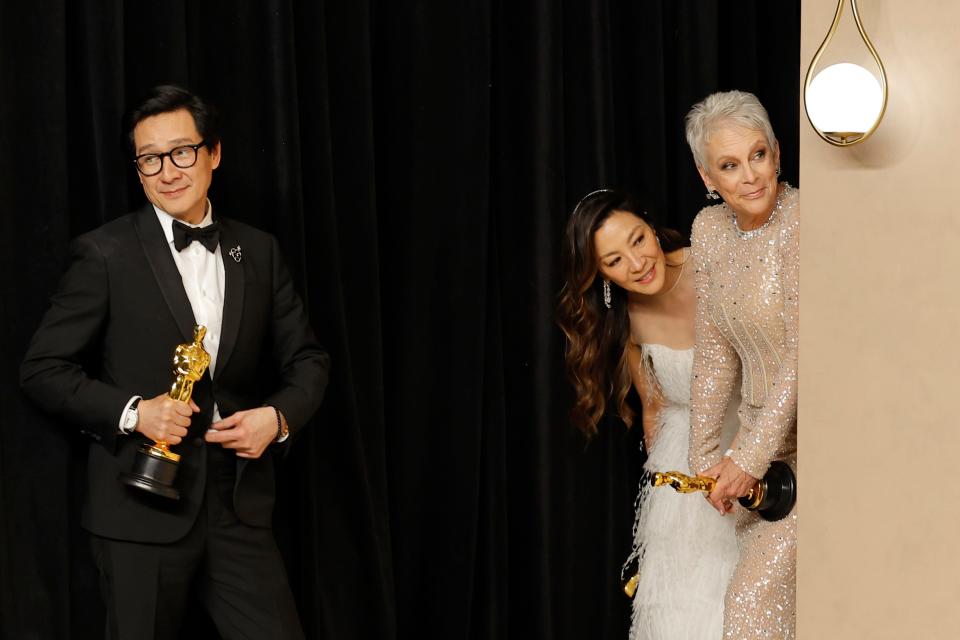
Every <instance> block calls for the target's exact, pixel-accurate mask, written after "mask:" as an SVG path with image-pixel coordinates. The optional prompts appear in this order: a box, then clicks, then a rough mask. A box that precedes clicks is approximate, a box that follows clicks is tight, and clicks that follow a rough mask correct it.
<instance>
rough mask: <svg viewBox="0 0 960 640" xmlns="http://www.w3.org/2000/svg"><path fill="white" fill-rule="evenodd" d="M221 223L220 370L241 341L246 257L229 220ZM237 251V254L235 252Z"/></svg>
mask: <svg viewBox="0 0 960 640" xmlns="http://www.w3.org/2000/svg"><path fill="white" fill-rule="evenodd" d="M218 221H219V223H220V257H221V258H222V259H223V279H224V289H225V291H224V292H223V324H222V329H221V331H220V347H219V350H218V352H217V371H223V369H224V367H225V366H226V364H227V362H228V361H229V360H230V354H231V353H233V348H234V346H236V343H237V334H238V333H239V332H240V320H241V317H242V315H243V290H244V277H243V259H242V256H243V254H242V250H243V249H242V247H241V246H240V243H239V241H238V240H237V237H236V236H235V235H234V233H233V230H232V229H231V228H230V224H229V221H227V220H224V219H222V218H218ZM231 251H233V253H231Z"/></svg>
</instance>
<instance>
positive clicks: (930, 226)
mask: <svg viewBox="0 0 960 640" xmlns="http://www.w3.org/2000/svg"><path fill="white" fill-rule="evenodd" d="M859 5H860V10H861V12H862V13H863V17H864V21H865V24H866V28H867V32H868V33H869V34H870V36H871V39H872V40H873V43H874V45H875V46H876V48H877V50H878V52H879V53H880V56H881V58H882V59H883V61H884V63H885V65H886V67H887V75H888V79H889V84H890V102H889V105H888V108H887V113H886V117H885V118H884V121H883V123H882V124H881V126H880V129H879V130H878V131H877V133H876V134H875V135H874V137H873V138H871V139H869V140H867V141H866V142H865V143H863V144H862V145H860V146H857V147H854V148H851V149H838V148H834V147H831V146H829V145H827V144H826V143H824V142H822V141H821V140H820V139H819V138H817V137H816V135H815V134H814V133H813V131H812V130H811V129H810V126H809V123H808V122H807V120H806V118H805V117H803V116H802V117H803V119H802V120H801V123H800V129H801V132H800V167H801V170H800V174H801V187H802V194H803V223H802V224H803V226H802V234H803V235H802V275H801V300H802V302H801V351H800V361H801V362H800V372H801V375H800V425H801V426H800V429H799V437H800V452H801V459H802V460H801V463H800V487H801V491H802V493H801V497H800V502H801V505H802V506H801V511H802V512H803V516H802V519H801V523H800V547H799V549H800V556H799V577H798V585H799V594H798V601H799V636H800V638H802V639H804V640H812V639H819V638H824V639H833V638H840V639H847V638H870V639H876V640H880V639H884V638H896V639H898V640H900V639H913V638H922V639H927V638H960V483H958V482H955V481H953V476H952V473H953V472H954V471H955V468H956V466H957V460H958V456H960V416H958V413H960V412H958V401H960V389H958V387H960V346H958V345H960V170H958V166H960V165H958V163H960V2H956V1H954V0H943V1H933V0H914V1H908V0H860V3H859ZM802 6H803V28H802V52H801V64H802V68H801V69H800V73H799V76H800V81H801V82H802V78H803V74H804V72H805V71H806V65H807V64H809V61H810V59H811V58H812V57H813V54H814V52H815V51H816V48H817V47H818V46H819V44H820V41H821V40H822V39H823V37H824V35H825V34H826V31H827V28H828V27H829V24H830V21H831V19H832V17H833V11H834V9H835V7H836V3H835V2H834V0H803V5H802ZM848 8H849V7H848ZM843 20H844V22H845V24H846V26H845V29H844V31H843V32H842V33H841V34H840V35H839V36H838V38H842V39H843V41H844V43H845V46H847V47H848V46H849V45H857V46H859V41H858V39H857V36H856V32H855V30H853V29H852V28H851V27H852V25H853V20H852V16H851V15H850V14H849V12H847V13H846V14H845V16H844V18H843ZM835 42H836V40H835ZM838 53H841V51H840V50H839V49H837V48H834V49H833V51H832V54H831V52H830V51H828V53H827V54H826V57H825V59H824V61H823V62H826V63H827V64H829V63H831V62H839V61H841V60H842V59H843V57H842V56H839V55H837V54H838ZM823 62H822V63H821V65H822V64H823ZM802 113H803V112H802V111H801V114H802Z"/></svg>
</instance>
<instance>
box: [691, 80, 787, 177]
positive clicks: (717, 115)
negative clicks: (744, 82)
mask: <svg viewBox="0 0 960 640" xmlns="http://www.w3.org/2000/svg"><path fill="white" fill-rule="evenodd" d="M686 121H687V144H689V145H690V151H691V152H693V160H694V162H696V163H697V166H698V167H700V168H702V169H704V170H706V168H707V154H706V150H705V147H706V146H707V142H708V138H709V137H710V133H711V131H712V130H713V128H714V127H715V126H716V125H718V124H720V123H723V122H730V123H733V124H736V125H739V126H741V127H746V128H747V129H753V130H756V131H762V132H763V134H764V135H765V136H766V138H767V143H768V144H769V145H770V151H771V152H772V151H773V148H774V145H775V144H776V141H777V137H776V136H775V135H774V134H773V126H772V125H771V124H770V117H769V116H768V115H767V110H766V109H764V108H763V105H762V104H760V101H759V100H757V96H755V95H753V94H752V93H748V92H746V91H718V92H717V93H711V94H710V95H708V96H707V97H706V98H704V99H703V100H701V101H700V102H698V103H697V104H695V105H693V108H692V109H690V113H688V114H687V118H686Z"/></svg>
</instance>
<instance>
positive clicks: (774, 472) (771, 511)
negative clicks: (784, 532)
mask: <svg viewBox="0 0 960 640" xmlns="http://www.w3.org/2000/svg"><path fill="white" fill-rule="evenodd" d="M758 484H759V488H760V496H759V498H760V500H759V504H757V505H754V504H753V503H752V501H751V500H750V499H749V498H740V504H742V505H743V506H744V507H746V508H748V509H751V510H753V511H756V512H757V514H758V515H759V516H760V517H761V518H763V519H764V520H767V521H769V522H776V521H777V520H783V519H784V518H786V517H787V516H788V515H789V514H790V512H791V511H793V505H795V504H796V503H797V476H796V475H795V474H794V473H793V469H791V468H790V465H788V464H787V463H786V462H782V461H780V460H775V461H774V462H772V463H770V468H769V469H767V473H765V474H764V476H763V479H762V480H760V482H759V483H758Z"/></svg>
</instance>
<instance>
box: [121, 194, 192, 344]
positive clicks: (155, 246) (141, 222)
mask: <svg viewBox="0 0 960 640" xmlns="http://www.w3.org/2000/svg"><path fill="white" fill-rule="evenodd" d="M134 226H135V227H136V229H137V235H138V236H139V239H140V244H141V245H142V246H143V253H144V254H145V255H146V256H147V262H149V263H150V268H151V269H152V270H153V276H154V277H155V278H156V279H157V285H158V286H159V287H160V291H161V293H162V294H163V299H164V300H166V302H167V306H168V307H170V313H172V314H173V317H174V319H175V320H176V322H177V326H178V327H180V332H181V333H183V337H184V338H186V339H187V341H188V342H193V327H194V324H195V323H196V320H195V319H194V317H193V309H192V308H191V307H190V300H189V299H188V298H187V292H186V290H184V288H183V279H182V277H181V276H180V271H179V270H178V269H177V264H176V263H175V262H174V261H173V256H172V255H170V245H169V244H168V243H167V237H166V236H165V235H164V234H163V228H162V227H161V226H160V221H159V220H157V214H156V212H155V211H154V210H153V205H151V204H149V203H148V204H147V206H146V207H144V208H143V209H141V210H140V211H139V212H138V213H137V216H136V218H135V220H134Z"/></svg>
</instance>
